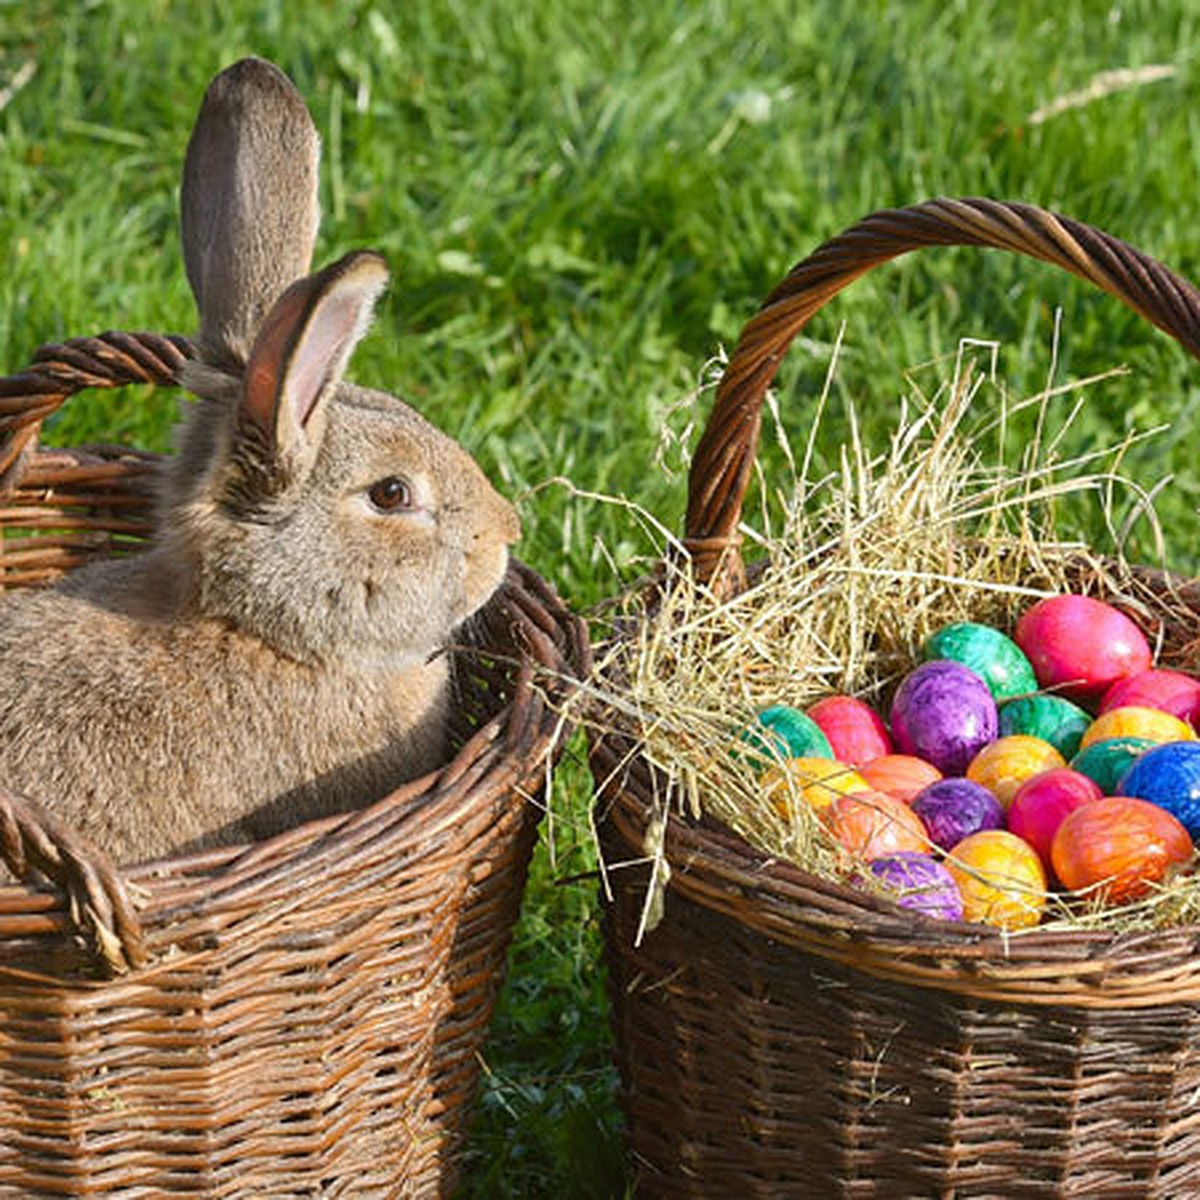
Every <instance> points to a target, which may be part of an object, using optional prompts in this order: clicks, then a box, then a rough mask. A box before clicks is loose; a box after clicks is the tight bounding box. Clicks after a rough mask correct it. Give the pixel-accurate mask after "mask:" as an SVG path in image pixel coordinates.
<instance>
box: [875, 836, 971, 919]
mask: <svg viewBox="0 0 1200 1200" xmlns="http://www.w3.org/2000/svg"><path fill="white" fill-rule="evenodd" d="M869 869H870V871H871V874H872V875H875V876H876V877H877V878H879V879H880V880H881V881H882V882H883V883H884V885H885V886H886V887H887V889H888V891H890V892H894V893H895V901H896V903H897V904H899V905H900V907H901V908H910V909H912V910H913V911H914V912H919V913H923V914H924V915H925V916H927V917H937V918H939V919H940V920H943V921H961V920H962V915H963V902H962V897H961V896H960V895H959V894H958V885H957V884H956V883H955V882H954V876H953V875H951V874H950V872H949V871H948V870H947V869H946V868H945V867H944V866H942V864H941V863H940V862H938V861H937V860H936V859H933V858H931V857H930V856H929V855H928V854H918V853H917V852H916V851H912V850H908V851H903V852H901V853H898V854H887V855H885V856H884V857H882V858H877V859H874V860H873V861H872V862H871V864H870V868H869Z"/></svg>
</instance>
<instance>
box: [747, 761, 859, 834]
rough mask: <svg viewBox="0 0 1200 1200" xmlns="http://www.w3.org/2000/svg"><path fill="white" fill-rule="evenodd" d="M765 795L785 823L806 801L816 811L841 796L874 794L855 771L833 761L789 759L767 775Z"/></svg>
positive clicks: (763, 779)
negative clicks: (869, 792)
mask: <svg viewBox="0 0 1200 1200" xmlns="http://www.w3.org/2000/svg"><path fill="white" fill-rule="evenodd" d="M762 788H763V795H765V796H766V798H767V799H768V800H770V802H771V803H772V804H773V805H774V806H775V811H776V812H777V813H779V815H780V816H781V817H782V818H783V819H784V820H785V821H789V820H791V817H792V810H793V805H794V804H795V803H796V802H797V801H798V800H801V801H804V802H805V803H807V804H810V805H811V806H812V807H813V808H817V809H821V808H827V807H828V806H829V805H830V804H832V803H833V802H834V800H836V799H837V798H838V797H839V796H846V795H849V794H851V793H852V792H867V791H870V785H869V784H868V783H867V781H866V780H865V779H863V777H862V776H861V775H860V774H859V773H858V772H857V771H855V770H854V768H853V767H848V766H846V764H845V763H840V762H834V761H833V759H830V758H807V757H802V758H788V759H785V760H784V761H783V762H781V763H779V764H777V765H776V766H773V767H770V768H769V769H768V770H766V771H764V772H763V776H762Z"/></svg>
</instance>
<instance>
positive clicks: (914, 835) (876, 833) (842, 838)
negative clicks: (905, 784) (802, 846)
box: [821, 792, 930, 862]
mask: <svg viewBox="0 0 1200 1200" xmlns="http://www.w3.org/2000/svg"><path fill="white" fill-rule="evenodd" d="M821 819H822V820H823V821H824V822H825V824H826V825H827V826H828V828H829V830H830V832H831V833H832V834H833V836H834V837H835V838H837V840H838V841H839V842H841V843H842V845H843V846H845V847H846V849H847V850H850V851H852V852H853V853H855V854H857V855H859V856H860V857H861V858H864V859H866V860H867V861H868V862H869V861H870V860H871V859H874V858H882V857H883V856H884V855H885V854H897V853H900V852H902V851H906V850H913V851H918V852H926V851H928V850H929V849H930V842H929V836H928V835H927V834H926V832H925V826H924V825H923V824H922V823H921V818H920V817H918V816H917V814H916V813H915V812H913V810H912V809H911V808H909V807H908V805H907V804H905V803H904V801H903V800H897V799H896V798H895V796H888V795H886V794H884V793H883V792H855V793H854V794H853V795H850V796H839V797H838V798H837V799H836V800H835V801H834V802H833V803H832V804H831V805H829V807H828V808H823V809H821Z"/></svg>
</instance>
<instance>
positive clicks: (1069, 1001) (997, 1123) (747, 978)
mask: <svg viewBox="0 0 1200 1200" xmlns="http://www.w3.org/2000/svg"><path fill="white" fill-rule="evenodd" d="M951 244H964V245H976V246H989V247H998V248H1003V249H1007V250H1012V251H1015V252H1018V253H1021V254H1025V255H1030V256H1033V257H1035V258H1040V259H1044V260H1046V261H1048V262H1051V263H1056V264H1058V265H1059V266H1061V267H1063V268H1065V269H1066V270H1068V271H1071V272H1074V273H1075V274H1077V275H1080V276H1082V277H1084V278H1086V279H1090V280H1091V281H1092V282H1093V283H1096V284H1097V285H1099V286H1100V287H1101V288H1103V289H1105V290H1106V291H1108V292H1110V293H1112V294H1114V295H1116V296H1117V297H1119V298H1120V299H1121V300H1123V301H1124V302H1125V303H1127V304H1129V305H1130V306H1131V307H1132V308H1134V309H1135V310H1136V311H1137V312H1139V313H1140V314H1141V315H1143V316H1144V317H1145V318H1146V319H1148V320H1149V321H1152V322H1153V323H1154V324H1156V325H1158V326H1160V327H1162V328H1163V329H1165V330H1167V331H1168V332H1169V333H1170V334H1172V335H1173V336H1174V337H1176V338H1177V339H1178V340H1179V341H1180V342H1181V343H1182V344H1183V345H1184V346H1185V347H1186V348H1187V349H1188V350H1189V351H1191V352H1192V354H1193V355H1200V293H1198V292H1197V291H1196V290H1195V289H1193V288H1192V287H1191V286H1190V285H1188V284H1186V283H1184V282H1183V281H1182V280H1180V279H1178V278H1177V277H1176V276H1174V275H1172V274H1171V273H1170V272H1169V271H1167V270H1166V268H1164V267H1163V266H1161V265H1160V264H1158V263H1156V262H1154V261H1153V260H1151V259H1149V258H1147V257H1146V256H1144V255H1142V254H1140V253H1139V252H1137V251H1135V250H1133V249H1131V248H1130V247H1129V246H1127V245H1124V244H1123V243H1121V242H1118V241H1116V240H1115V239H1113V238H1111V237H1108V236H1107V235H1105V234H1103V233H1100V232H1098V231H1096V230H1094V229H1091V228H1089V227H1087V226H1085V225H1081V224H1079V223H1077V222H1075V221H1071V220H1068V219H1066V218H1062V217H1056V216H1054V215H1052V214H1049V213H1046V212H1043V211H1041V210H1038V209H1035V208H1031V207H1028V206H1024V205H1015V204H1002V203H997V202H992V201H979V200H970V201H933V202H929V203H925V204H920V205H917V206H914V207H912V208H908V209H903V210H899V211H889V212H880V213H876V214H873V215H871V216H869V217H867V218H866V219H864V220H863V221H861V222H860V223H858V224H857V225H855V226H853V227H852V228H851V229H849V230H848V231H846V232H845V233H843V234H841V235H840V236H838V237H836V238H834V239H832V240H831V241H830V242H828V243H826V244H825V245H824V246H822V247H821V248H820V249H818V250H817V251H816V252H815V253H814V254H812V255H811V256H810V257H809V258H807V259H805V260H804V261H803V262H801V263H800V264H799V265H797V266H796V267H795V268H794V269H793V270H792V272H791V273H790V274H789V275H788V276H787V278H786V279H785V280H784V281H783V282H782V283H781V284H780V285H779V287H778V288H776V290H775V291H774V292H773V293H772V294H771V296H770V297H769V298H768V299H767V301H766V302H765V304H764V305H763V307H762V309H761V310H760V311H759V313H758V314H757V315H756V316H755V317H754V318H753V319H752V320H751V321H750V322H749V324H748V325H747V327H746V329H745V330H744V331H743V333H742V335H741V338H740V340H739V342H738V345H737V348H736V350H735V352H734V354H733V356H732V359H731V361H730V363H729V365H728V368H727V370H726V372H725V374H724V377H723V380H722V382H721V385H720V388H719V390H718V394H717V399H716V402H715V407H714V410H713V413H712V415H711V417H710V419H709V422H708V425H707V428H706V430H705V432H704V435H703V438H702V440H701V442H700V443H699V446H698V448H697V450H696V453H695V456H694V458H693V462H692V469H691V476H690V480H689V495H688V510H687V529H686V534H687V539H686V543H685V544H686V547H687V549H688V553H689V555H690V557H691V558H692V559H693V562H694V565H695V569H696V571H697V572H698V573H699V574H700V576H701V577H702V578H705V579H707V580H709V581H712V582H714V584H716V585H717V586H719V587H725V588H735V589H736V588H737V587H739V586H740V584H741V580H742V567H741V560H740V558H739V556H738V553H737V547H736V541H735V534H736V530H737V524H738V519H739V515H740V512H741V506H742V501H743V496H744V492H745V489H746V486H747V480H748V478H749V476H750V472H751V469H752V463H753V458H754V454H755V450H756V442H757V436H758V429H759V420H760V406H761V402H762V397H763V394H764V392H765V390H766V388H767V387H768V385H769V383H770V380H771V379H772V377H773V376H774V374H775V371H776V368H777V366H778V364H779V360H780V358H781V357H782V355H783V353H784V351H785V349H786V348H787V346H788V344H789V342H790V341H791V340H792V339H793V338H794V337H795V336H796V334H797V333H798V331H799V330H800V329H801V328H802V327H803V325H804V324H805V322H806V321H807V320H808V319H809V318H810V317H811V316H812V314H813V313H814V312H816V310H817V309H819V308H820V307H821V306H822V305H823V304H824V303H825V302H826V301H827V300H828V299H830V298H831V297H832V296H833V295H834V294H836V293H837V292H838V291H839V290H840V289H841V288H843V287H844V286H846V285H847V284H848V283H849V282H851V281H852V280H853V279H855V278H856V277H857V276H859V275H861V274H862V273H863V272H864V271H866V270H868V269H869V268H870V267H872V266H873V265H875V264H877V263H881V262H884V261H886V260H888V259H891V258H894V257H895V256H897V255H899V254H903V253H905V252H907V251H909V250H912V249H915V248H917V247H921V246H932V245H951ZM718 571H721V572H723V573H722V574H720V575H719V576H717V575H716V574H715V573H716V572H718ZM1134 584H1135V586H1141V587H1145V588H1147V589H1150V591H1151V592H1154V593H1163V592H1169V593H1170V609H1171V610H1173V611H1174V612H1176V613H1181V614H1184V616H1183V617H1182V618H1181V619H1176V620H1175V621H1174V623H1173V624H1172V627H1171V628H1166V629H1160V630H1155V631H1153V632H1155V633H1164V634H1165V635H1166V647H1167V651H1168V652H1169V653H1168V654H1167V659H1168V661H1169V659H1170V653H1175V654H1176V655H1180V656H1181V655H1182V654H1183V652H1184V647H1185V645H1186V643H1187V642H1188V641H1190V640H1192V639H1193V638H1194V634H1195V625H1194V623H1192V622H1191V621H1190V620H1188V619H1187V617H1188V615H1189V614H1191V613H1195V614H1196V616H1197V619H1200V592H1197V591H1195V590H1194V589H1192V588H1189V587H1186V586H1184V585H1182V584H1179V583H1177V581H1174V580H1172V579H1171V578H1169V577H1167V576H1164V575H1161V574H1156V573H1155V572H1152V571H1144V572H1143V571H1137V572H1135V574H1134ZM1093 586H1094V585H1093ZM1160 611H1161V610H1160ZM1189 626H1190V627H1189ZM598 726H599V727H603V728H605V729H606V730H611V732H605V733H604V734H603V735H598V734H593V735H592V745H591V757H592V770H593V775H594V778H595V780H596V784H597V789H598V798H597V813H596V816H597V824H598V827H599V830H600V838H601V849H602V853H603V856H604V858H605V861H606V862H607V863H609V864H620V863H626V864H637V863H639V862H644V861H645V854H646V850H645V849H644V847H645V846H646V844H647V843H646V834H647V829H648V827H649V823H650V817H651V814H652V813H653V812H654V811H655V802H656V800H659V801H660V802H661V797H662V796H663V795H664V794H666V790H667V785H666V782H665V780H663V779H662V778H656V777H655V773H654V771H653V769H652V768H651V767H650V766H649V765H648V763H647V762H646V760H645V758H643V757H641V756H639V754H638V738H637V731H636V727H634V726H633V725H631V723H630V722H629V720H628V719H627V718H623V717H622V715H621V714H620V713H617V712H611V713H606V714H604V717H603V720H602V721H600V722H599V723H598ZM665 851H666V859H667V862H668V865H669V866H670V871H671V873H670V882H669V884H668V887H667V892H666V896H665V914H664V916H663V918H662V921H661V923H660V924H659V925H658V927H657V928H656V929H655V930H654V931H653V932H650V933H647V934H646V935H645V937H644V938H643V939H642V941H641V942H640V944H637V931H638V928H639V922H640V920H641V917H642V912H643V902H644V899H645V892H646V887H647V886H648V874H649V872H648V869H646V868H644V867H642V866H638V865H630V866H628V867H627V868H626V869H621V870H615V871H611V872H609V875H608V879H609V884H610V886H611V888H612V889H613V893H612V896H611V899H610V900H609V901H608V902H607V903H606V906H605V909H606V911H605V922H606V950H607V960H608V968H609V974H610V993H611V999H612V1006H613V1022H614V1029H615V1035H616V1043H617V1057H618V1065H619V1067H620V1073H621V1079H622V1093H623V1104H624V1107H625V1114H626V1123H627V1137H628V1143H629V1149H630V1152H631V1157H632V1161H633V1163H634V1166H635V1169H636V1170H637V1173H638V1187H639V1194H643V1195H647V1196H703V1197H708V1198H711V1197H724V1196H729V1197H734V1196H736V1197H751V1196H761V1197H767V1196H770V1197H780V1196H794V1197H812V1198H814V1200H817V1198H819V1200H827V1198H833V1197H854V1196H860V1197H866V1196H888V1197H901V1198H909V1197H932V1196H938V1197H967V1196H988V1197H1004V1198H1009V1197H1068V1196H1070V1197H1080V1198H1083V1197H1086V1198H1087V1200H1096V1198H1097V1197H1122V1198H1128V1197H1161V1198H1166V1197H1172V1198H1176V1200H1178V1198H1180V1197H1189V1196H1200V1107H1198V1101H1200V953H1198V951H1200V928H1198V927H1186V928H1177V929H1172V930H1169V931H1166V932H1161V933H1154V934H1141V935H1138V936H1133V935H1125V936H1121V935H1118V934H1116V933H1112V932H1071V933H1062V932H1051V931H1050V930H1046V931H1036V930H1035V931H1031V932H1029V933H1027V934H1022V935H1021V936H1020V937H1015V938H1011V939H1006V938H1005V937H1004V936H1003V935H1002V934H1001V933H999V932H997V931H994V930H988V929H985V928H984V927H982V926H977V925H970V924H955V923H947V922H938V921H934V920H931V919H928V918H921V917H918V916H914V915H912V914H911V913H910V912H908V911H907V910H904V909H901V908H899V907H897V906H895V905H893V904H891V903H890V902H888V901H887V900H884V899H878V898H875V897H873V896H869V895H866V894H864V893H859V892H855V891H851V890H848V889H846V888H843V887H841V886H839V885H836V884H834V883H831V882H826V881H823V880H822V879H819V878H816V877H814V876H813V875H811V874H809V873H806V872H804V871H802V870H800V869H799V868H798V867H796V866H793V865H789V864H787V863H783V862H778V861H771V860H768V858H767V856H766V855H765V854H762V853H759V852H757V851H755V850H754V849H752V848H751V847H750V846H749V845H747V844H746V843H745V842H744V841H743V840H742V839H740V838H739V837H737V836H735V835H733V834H731V833H730V832H728V831H727V830H725V829H723V828H720V827H718V826H717V825H716V824H715V823H711V822H697V823H693V822H689V821H688V820H686V819H684V818H682V817H680V818H679V819H674V818H673V819H672V820H671V821H669V822H668V824H667V832H666V847H665Z"/></svg>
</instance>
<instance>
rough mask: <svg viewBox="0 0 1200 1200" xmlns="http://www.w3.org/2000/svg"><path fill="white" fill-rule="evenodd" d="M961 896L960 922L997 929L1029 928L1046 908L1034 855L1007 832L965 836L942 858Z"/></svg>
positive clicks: (1042, 880)
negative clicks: (961, 918)
mask: <svg viewBox="0 0 1200 1200" xmlns="http://www.w3.org/2000/svg"><path fill="white" fill-rule="evenodd" d="M946 866H947V868H948V869H949V871H950V874H951V875H952V876H953V877H954V882H955V883H956V884H957V885H958V890H959V894H960V895H961V896H962V898H963V918H964V920H967V921H978V922H980V923H982V924H984V925H994V926H995V927H996V928H998V929H1010V930H1011V929H1027V928H1029V927H1031V926H1033V925H1036V924H1037V923H1038V922H1039V921H1040V920H1041V919H1042V913H1043V912H1044V911H1045V908H1046V872H1045V869H1044V868H1043V866H1042V860H1041V859H1040V858H1038V855H1037V851H1036V850H1034V848H1033V847H1032V846H1031V845H1030V844H1029V843H1028V842H1026V841H1024V840H1023V839H1021V838H1019V837H1017V835H1016V834H1014V833H1009V832H1008V830H1006V829H985V830H983V831H981V832H980V833H973V834H972V835H971V836H970V837H968V838H963V840H962V841H961V842H959V843H958V845H957V846H955V847H954V850H953V852H952V853H951V854H950V855H949V856H948V857H947V859H946Z"/></svg>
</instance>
